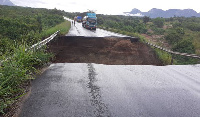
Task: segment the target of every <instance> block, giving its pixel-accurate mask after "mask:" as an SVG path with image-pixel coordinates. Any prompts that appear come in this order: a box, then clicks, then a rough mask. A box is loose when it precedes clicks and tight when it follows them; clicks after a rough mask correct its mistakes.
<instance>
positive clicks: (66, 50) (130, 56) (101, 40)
mask: <svg viewBox="0 0 200 117" xmlns="http://www.w3.org/2000/svg"><path fill="white" fill-rule="evenodd" d="M48 47H49V48H48V51H50V52H53V53H54V54H55V58H54V60H53V62H54V63H97V64H107V65H163V64H162V62H161V61H160V60H159V59H158V58H157V56H156V54H155V52H154V50H153V49H152V48H150V47H149V46H148V45H146V44H144V43H141V42H139V41H138V39H131V38H128V37H126V38H118V37H66V36H63V37H60V38H58V39H57V40H54V41H52V42H50V43H49V44H48Z"/></svg>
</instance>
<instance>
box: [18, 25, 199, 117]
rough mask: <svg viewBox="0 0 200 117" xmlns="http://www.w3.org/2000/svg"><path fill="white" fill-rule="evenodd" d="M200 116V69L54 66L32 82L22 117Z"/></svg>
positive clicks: (147, 66) (194, 66)
mask: <svg viewBox="0 0 200 117" xmlns="http://www.w3.org/2000/svg"><path fill="white" fill-rule="evenodd" d="M72 28H73V27H72ZM81 28H82V27H78V30H79V32H81V31H83V32H84V31H85V32H88V33H86V34H84V35H82V36H89V34H91V36H95V35H92V34H95V33H93V32H91V31H87V30H82V29H81ZM75 31H76V29H75ZM97 31H98V29H97ZM77 32H78V31H77ZM102 33H104V32H102ZM69 34H70V35H72V34H73V35H77V36H81V35H79V34H83V33H79V34H75V33H73V32H70V33H69ZM96 36H97V35H96ZM104 36H106V35H104ZM199 116H200V65H182V66H181V65H180V66H178V65H170V66H151V65H143V66H142V65H102V64H94V63H57V64H51V65H50V67H48V69H47V70H46V71H45V72H44V73H43V74H42V75H41V76H39V77H38V78H37V79H35V80H34V81H33V83H32V89H31V94H30V96H29V98H28V99H27V100H26V101H25V103H24V105H23V108H22V112H21V114H20V117H199Z"/></svg>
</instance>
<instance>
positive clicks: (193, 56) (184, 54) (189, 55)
mask: <svg viewBox="0 0 200 117" xmlns="http://www.w3.org/2000/svg"><path fill="white" fill-rule="evenodd" d="M146 44H148V45H150V46H153V47H155V48H158V49H160V50H163V51H165V52H168V53H171V54H175V55H181V56H186V57H192V58H197V59H200V56H198V55H196V54H188V53H180V52H174V51H171V50H169V49H166V48H163V47H161V46H157V45H155V44H152V43H149V42H146Z"/></svg>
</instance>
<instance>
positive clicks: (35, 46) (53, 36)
mask: <svg viewBox="0 0 200 117" xmlns="http://www.w3.org/2000/svg"><path fill="white" fill-rule="evenodd" d="M59 32H60V30H59V31H56V32H55V33H54V34H52V35H51V36H50V37H48V38H46V39H44V40H42V41H41V42H39V43H36V44H34V45H32V46H31V47H30V48H28V49H25V51H28V50H33V51H34V50H37V49H40V48H41V47H42V46H44V45H46V44H47V43H48V42H50V41H51V40H53V39H54V38H55V37H56V36H57V35H58V33H59ZM11 58H12V57H9V58H7V59H5V60H3V61H0V66H1V63H2V62H4V61H7V60H8V59H11Z"/></svg>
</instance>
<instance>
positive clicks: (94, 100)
mask: <svg viewBox="0 0 200 117" xmlns="http://www.w3.org/2000/svg"><path fill="white" fill-rule="evenodd" d="M87 66H88V71H89V73H88V78H89V83H88V86H87V88H89V90H90V92H89V94H90V97H91V99H90V101H91V105H92V106H93V107H94V109H95V110H94V114H95V116H96V117H110V116H111V115H110V113H109V111H108V107H107V106H106V104H105V103H104V102H103V101H102V98H101V90H100V87H99V86H97V85H95V82H96V81H97V79H96V75H97V74H96V73H95V69H94V67H93V65H92V64H91V63H88V64H87Z"/></svg>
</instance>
